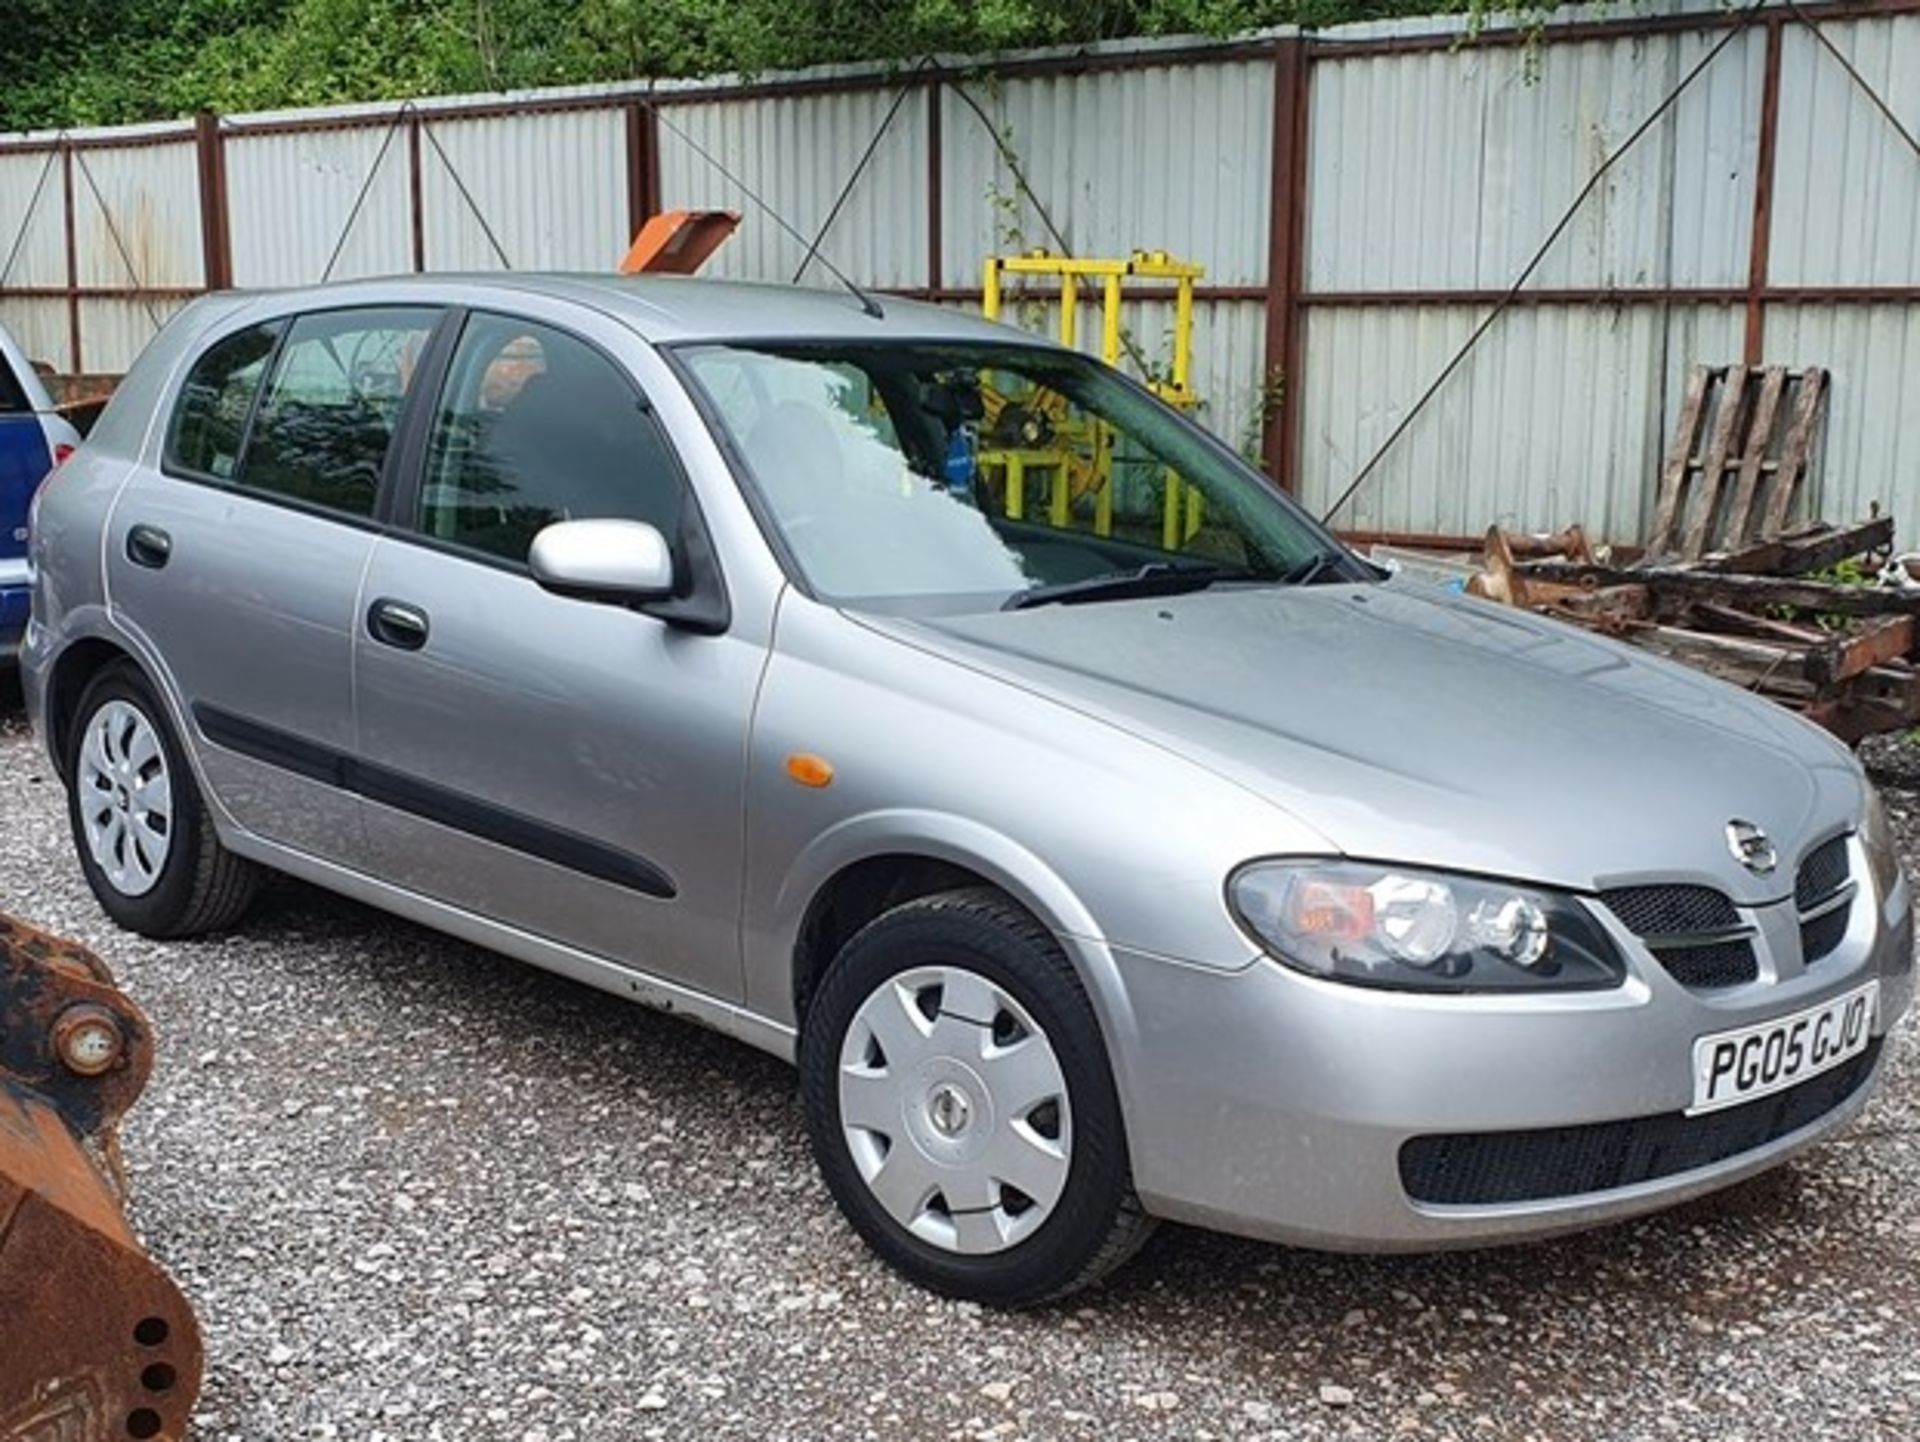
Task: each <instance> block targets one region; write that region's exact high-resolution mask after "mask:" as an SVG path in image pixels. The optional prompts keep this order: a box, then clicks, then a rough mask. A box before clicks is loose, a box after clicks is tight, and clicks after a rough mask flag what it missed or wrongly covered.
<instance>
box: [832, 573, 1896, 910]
mask: <svg viewBox="0 0 1920 1442" xmlns="http://www.w3.org/2000/svg"><path fill="white" fill-rule="evenodd" d="M861 619H862V620H863V621H864V622H865V623H866V624H868V625H872V626H875V627H877V628H879V629H881V630H883V631H886V632H887V633H889V634H891V635H893V636H894V637H895V638H896V639H898V640H901V641H904V642H907V643H909V644H912V645H915V646H918V647H920V648H923V649H929V650H933V651H935V652H937V653H939V654H942V655H944V656H945V657H947V658H948V659H949V660H951V661H954V662H957V663H960V664H964V665H968V666H971V667H974V668H976V669H979V670H983V671H986V672H989V673H991V674H994V675H997V676H999V677H1000V678H1002V679H1004V680H1007V681H1010V682H1012V683H1014V684H1016V685H1019V686H1022V687H1024V688H1026V689H1028V690H1030V691H1033V692H1036V693H1039V694H1041V695H1044V696H1046V697H1048V698H1050V699H1051V700H1053V701H1055V702H1058V703H1059V704H1062V705H1064V706H1067V707H1071V708H1073V709H1075V710H1077V711H1080V712H1083V713H1086V714H1088V715H1090V716H1093V717H1095V718H1098V719H1099V720H1102V721H1105V722H1107V723H1110V724H1112V725H1114V726H1117V727H1120V728H1122V729H1124V730H1126V731H1128V732H1130V733H1132V734H1135V735H1138V736H1141V737H1144V738H1146V739H1148V740H1151V741H1153V742H1155V743H1156V744H1158V745H1159V746H1161V747H1164V748H1165V749H1167V750H1169V751H1172V752H1175V753H1178V754H1179V755H1181V756H1183V757H1185V758H1186V759H1188V760H1189V761H1192V762H1194V763H1196V764H1199V765H1202V766H1205V767H1207V768H1208V769H1210V770H1212V771H1214V772H1216V773H1217V774H1220V775H1223V776H1225V777H1228V778H1230V779H1231V780H1233V781H1235V782H1237V783H1239V784H1240V785H1241V786H1243V787H1245V788H1246V789H1247V790H1249V791H1251V792H1253V793H1255V794H1257V795H1258V796H1260V797H1262V798H1264V799H1265V800H1267V801H1269V802H1271V803H1272V804H1274V805H1277V806H1279V807H1281V808H1283V809H1284V810H1285V811H1287V812H1288V813H1289V814H1291V815H1292V816H1293V817H1294V818H1296V819H1297V820H1298V821H1300V822H1303V823H1305V824H1306V825H1307V826H1309V827H1311V828H1313V829H1314V830H1316V831H1318V832H1319V833H1320V834H1321V835H1323V836H1325V837H1327V838H1328V839H1329V840H1330V841H1331V843H1332V844H1333V845H1334V846H1336V847H1337V848H1339V849H1340V850H1341V851H1343V852H1345V853H1346V854H1347V855H1350V856H1358V857H1368V858H1375V859H1382V860H1395V861H1400V862H1403V863H1413V864H1424V865H1430V866H1439V867H1451V868H1455V869H1460V870H1468V871H1477V872H1483V873H1486V874H1490V875H1502V876H1508V877H1512V878H1518V879H1529V880H1534V881H1539V882H1543V883H1549V884H1553V885H1558V886H1565V887H1571V888H1575V889H1590V888H1600V887H1605V886H1609V885H1619V884H1624V883H1628V882H1634V881H1646V880H1651V879H1654V878H1660V879H1666V880H1685V881H1695V882H1704V883H1707V884H1711V885H1716V886H1719V887H1721V888H1722V889H1723V890H1726V891H1727V892H1729V893H1730V894H1732V895H1733V896H1734V897H1735V898H1736V899H1737V900H1740V901H1742V902H1745V903H1749V904H1758V903H1761V902H1766V901H1772V900H1776V899H1778V898H1779V897H1782V896H1785V895H1788V894H1790V893H1791V892H1792V890H1793V868H1794V862H1795V860H1796V858H1797V857H1798V856H1799V854H1800V853H1801V851H1802V850H1803V848H1804V846H1805V844H1806V843H1808V842H1809V841H1811V840H1814V839H1818V838H1821V837H1823V836H1824V834H1825V833H1827V832H1830V831H1831V830H1832V829H1833V828H1835V827H1837V826H1840V825H1845V824H1849V823H1851V822H1853V821H1854V820H1855V819H1856V818H1857V816H1858V812H1859V807H1860V795H1861V792H1860V781H1859V771H1858V768H1857V767H1856V765H1855V764H1854V762H1853V759H1852V757H1851V756H1850V755H1849V754H1848V753H1847V752H1846V751H1845V750H1844V749H1843V748H1842V747H1840V746H1839V744H1838V743H1836V742H1834V741H1833V740H1832V739H1831V738H1829V737H1828V736H1827V735H1826V734H1825V733H1823V732H1820V731H1818V730H1817V729H1815V728H1814V727H1812V726H1810V725H1809V724H1807V723H1806V722H1804V721H1802V720H1800V719H1799V718H1798V717H1795V716H1793V715H1791V714H1790V713H1788V712H1787V711H1785V710H1783V709H1781V708H1780V707H1778V706H1775V705H1774V704H1772V703H1771V702H1767V701H1763V700H1760V699H1758V698H1756V697H1754V696H1751V695H1749V694H1747V693H1745V692H1742V691H1739V690H1736V689H1735V688H1733V687H1731V686H1727V685H1724V684H1722V683H1720V682H1718V681H1713V680H1710V679H1708V678H1707V677H1704V676H1701V675H1699V674H1697V673H1695V672H1692V671H1689V670H1686V669H1685V668H1683V667H1680V666H1677V665H1674V664H1671V663H1669V662H1666V661H1662V660H1659V659H1657V658H1655V657H1651V656H1648V655H1646V654H1645V653H1642V652H1638V651H1635V650H1633V649H1632V648H1630V647H1627V646H1624V645H1621V644H1619V643H1616V642H1613V641H1609V640H1606V639H1604V638H1602V637H1598V636H1593V635H1590V634H1588V633H1586V632H1583V631H1580V630H1577V629H1575V628H1573V627H1570V626H1567V625H1563V624H1561V623H1558V622H1553V621H1549V620H1546V619H1544V618H1541V617H1537V616H1534V615H1531V614H1529V613H1527V612H1523V611H1515V610H1510V609H1507V608H1504V607H1499V606H1495V605H1493V604H1491V603H1488V602H1482V601H1478V600H1474V599H1471V598H1468V597H1464V596H1460V595H1456V594H1453V593H1449V592H1445V591H1440V590H1437V589H1433V588H1430V587H1426V586H1421V585H1417V584H1414V583H1409V582H1399V581H1395V582H1390V583H1386V584H1380V585H1330V586H1315V587H1290V588H1278V587H1273V588H1257V589H1246V588H1216V589H1214V590H1210V591H1205V592H1200V593H1196V594H1192V595H1187V596H1179V597H1171V598H1159V599H1152V600H1127V601H1109V602H1101V603H1096V604H1084V605H1075V606H1048V607H1036V608H1034V609H1031V610H1026V611H1013V612H1003V613H993V614H988V615H969V616H961V617H943V618H938V619H926V618H912V619H907V618H901V617H873V616H865V617H862V618H861ZM1063 744H1070V742H1067V741H1065V738H1063ZM1174 804H1177V798H1174ZM1736 818H1738V819H1740V820H1744V821H1749V822H1752V823H1754V824H1756V825H1758V826H1760V827H1761V828H1762V829H1763V830H1765V831H1766V832H1767V833H1768V835H1769V836H1770V837H1771V838H1773V840H1774V842H1775V845H1776V847H1777V849H1778V851H1779V855H1780V864H1779V866H1778V868H1777V869H1776V870H1775V871H1773V872H1772V873H1771V874H1769V875H1764V876H1756V875H1754V874H1753V873H1751V872H1749V871H1748V870H1746V868H1745V867H1743V866H1742V865H1740V864H1739V863H1738V862H1737V861H1736V860H1735V858H1734V855H1733V851H1732V848H1731V847H1730V845H1729V843H1728V840H1727V825H1728V822H1729V821H1732V820H1734V819H1736Z"/></svg>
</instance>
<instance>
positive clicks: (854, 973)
mask: <svg viewBox="0 0 1920 1442" xmlns="http://www.w3.org/2000/svg"><path fill="white" fill-rule="evenodd" d="M800 1061H801V1086H802V1090H803V1091H804V1093H805V1098H806V1103H807V1114H808V1120H809V1123H810V1126H811V1129H812V1134H813V1145H814V1153H815V1155H816V1157H817V1158H818V1159H819V1163H820V1167H821V1170H822V1172H823V1173H824V1175H825V1177H826V1180H827V1185H828V1187H829V1188H830V1190H831V1191H832V1192H833V1194H834V1198H835V1200H836V1201H838V1202H839V1204H840V1207H841V1209H842V1210H843V1211H844V1212H845V1213H846V1214H847V1217H848V1218H849V1220H851V1221H852V1222H853V1224H854V1226H855V1227H856V1228H857V1229H858V1230H859V1232H860V1234H861V1235H862V1236H863V1237H864V1238H865V1239H866V1240H867V1242H868V1243H869V1244H870V1245H872V1247H873V1248H874V1250H875V1251H877V1252H878V1253H879V1254H880V1255H881V1256H882V1257H883V1258H885V1259H886V1260H887V1261H888V1262H889V1263H891V1264H892V1265H893V1266H894V1267H895V1268H896V1269H898V1270H899V1271H900V1272H902V1273H904V1274H905V1275H906V1276H907V1277H909V1278H911V1279H912V1280H913V1281H915V1282H918V1283H920V1284H921V1285H923V1286H926V1287H930V1288H932V1289H933V1290H935V1291H939V1292H943V1293H946V1294H948V1295H951V1296H959V1297H966V1298H970V1299H973V1300H976V1301H981V1302H987V1303H991V1304H994V1305H999V1306H1028V1305H1032V1304H1034V1303H1038V1302H1044V1301H1048V1300H1050V1299H1052V1298H1055V1297H1059V1296H1064V1295H1065V1294H1067V1293H1069V1292H1072V1291H1075V1290H1077V1289H1078V1288H1080V1287H1083V1286H1086V1285H1087V1284H1089V1283H1090V1282H1093V1281H1094V1280H1096V1279H1097V1278H1099V1277H1100V1276H1102V1275H1103V1274H1105V1273H1106V1272H1107V1271H1109V1270H1111V1269H1112V1268H1114V1267H1116V1266H1118V1265H1119V1264H1120V1263H1121V1262H1124V1261H1125V1260H1126V1259H1127V1258H1128V1257H1129V1256H1131V1255H1132V1254H1133V1252H1134V1251H1135V1250H1136V1249H1137V1248H1138V1247H1139V1245H1140V1243H1141V1242H1142V1241H1144V1240H1145V1239H1146V1236H1147V1234H1148V1232H1149V1231H1150V1230H1151V1227H1152V1224H1151V1222H1150V1220H1149V1219H1148V1218H1147V1217H1146V1216H1145V1215H1144V1214H1143V1213H1142V1212H1141V1211H1140V1208H1139V1203H1138V1202H1137V1201H1136V1200H1135V1198H1134V1195H1133V1189H1132V1184H1131V1181H1130V1178H1129V1174H1128V1166H1127V1152H1126V1139H1125V1133H1124V1130H1123V1127H1122V1122H1121V1115H1120V1105H1119V1099H1118V1097H1117V1095H1116V1094H1115V1091H1114V1087H1113V1080H1112V1075H1111V1073H1110V1071H1109V1069H1108V1064H1107V1057H1106V1049H1105V1046H1104V1044H1103V1042H1102V1040H1101V1036H1100V1030H1099V1025H1098V1023H1097V1021H1096V1019H1095V1017H1094V1014H1093V1008H1092V1006H1091V1004H1090V1003H1089V1002H1088V1000H1087V996H1086V993H1085V991H1084V990H1083V989H1082V988H1081V986H1080V982H1079V978H1078V977H1077V976H1076V975H1075V974H1074V971H1073V968H1072V966H1071V965H1070V964H1069V963H1068V961H1067V959H1066V958H1065V957H1064V956H1062V955H1061V954H1060V951H1059V948H1058V946H1057V945H1056V944H1055V943H1054V940H1053V938H1052V937H1051V936H1049V935H1048V934H1047V932H1046V930H1045V929H1044V928H1043V927H1041V926H1040V925H1039V924H1038V923H1037V922H1035V921H1034V920H1033V918H1032V917H1031V916H1029V915H1028V914H1027V913H1026V912H1025V911H1023V910H1021V909H1020V908H1019V907H1017V906H1015V905H1014V904H1013V903H1012V902H1010V901H1009V900H1007V899H1006V898H1005V897H1003V896H1001V895H999V894H998V893H996V892H993V891H987V890H978V891H960V892H950V893H947V894H944V895H940V896H934V897H929V898H926V899H924V900H920V901H914V902H909V903H907V904H905V905H903V906H900V907H897V908H895V909H894V910H892V911H889V912H888V913H886V914H885V915H884V916H882V917H880V918H879V919H878V920H876V921H874V922H872V923H871V924H870V925H868V926H867V927H866V928H864V929H863V930H862V931H860V932H859V933H858V934H857V935H856V936H855V937H854V938H853V939H852V940H851V941H850V942H848V943H847V945H846V947H845V948H844V949H843V950H842V951H841V953H840V955H839V956H838V957H837V958H836V959H835V961H834V963H833V965H832V967H831V969H830V970H829V972H828V975H827V977H826V978H825V980H824V981H823V982H822V984H821V987H820V990H819V992H818V994H817V995H816V997H815V999H814V1002H813V1005H812V1006H811V1007H810V1008H809V1012H808V1016H807V1024H806V1031H805V1034H804V1035H803V1037H802V1040H801V1057H800Z"/></svg>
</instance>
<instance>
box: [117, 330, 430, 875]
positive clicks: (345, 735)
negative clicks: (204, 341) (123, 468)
mask: <svg viewBox="0 0 1920 1442" xmlns="http://www.w3.org/2000/svg"><path fill="white" fill-rule="evenodd" d="M440 315H441V312H440V311H438V310H435V309H431V308H426V307H417V306H397V307H378V308H361V309H344V310H334V311H324V312H316V313H312V314H307V315H300V316H295V317H287V318H276V319H271V320H264V321H261V322H259V323H256V324H253V325H249V326H245V327H243V328H241V329H238V330H236V331H233V332H231V333H229V334H227V335H225V336H223V337H221V338H220V339H218V340H216V341H215V342H214V343H213V344H212V345H211V346H210V347H209V348H208V349H207V350H205V351H204V352H203V353H202V354H201V355H200V357H199V358H198V360H197V361H196V362H195V363H194V364H193V366H192V368H191V369H190V371H189V372H188V375H187V379H186V381H185V383H184V385H183V387H182V389H181V392H180V395H179V397H178V399H177V401H176V403H175V406H174V409H173V412H172V414H171V416H170V417H169V420H168V428H167V432H166V435H165V439H164V442H163V448H162V463H161V466H160V468H159V469H157V470H156V469H150V468H147V467H141V468H138V469H136V471H135V472H134V475H133V477H132V478H131V479H130V480H129V482H128V484H127V486H126V487H125V488H124V490H123V491H122V493H121V496H120V499H119V501H118V502H117V504H116V506H115V508H114V513H113V518H112V521H111V522H110V524H109V527H108V536H107V574H108V586H109V594H110V597H111V602H112V605H113V608H114V611H115V613H116V615H117V616H118V617H119V618H120V619H121V620H122V622H123V623H124V624H125V625H127V626H128V627H129V628H130V629H132V630H134V631H135V632H137V633H138V634H140V635H141V636H143V637H144V638H145V640H146V642H147V644H148V647H149V649H150V651H151V653H152V654H153V656H154V657H155V658H157V661H158V663H159V665H160V666H161V667H162V668H163V669H164V671H165V672H166V674H167V680H168V682H169V684H170V687H171V689H172V690H173V692H174V695H175V697H176V698H177V700H178V701H179V703H180V704H181V705H182V707H183V708H184V709H185V710H186V712H187V715H188V717H189V719H190V723H191V725H192V727H193V728H194V730H195V731H196V733H197V735H198V744H196V747H195V750H196V752H197V753H198V754H199V756H200V759H201V763H202V767H203V770H204V774H205V776H206V779H207V781H208V783H209V785H210V786H211V788H212V790H213V792H214V794H215V796H216V798H217V799H218V801H219V802H220V804H221V805H222V806H224V807H225V808H226V809H227V811H228V812H229V813H230V814H231V815H232V816H233V818H234V819H235V820H236V821H237V822H239V824H240V825H242V826H244V827H245V828H247V829H248V830H249V831H252V832H254V833H256V834H257V835H260V836H262V837H265V838H267V839H269V840H272V841H276V842H280V843H282V844H285V845H289V846H293V847H296V848H298V849H299V850H301V851H304V852H307V853H309V854H311V855H315V856H319V857H323V858H326V859H330V860H334V861H337V862H340V863H342V864H346V865H359V864H362V863H363V862H364V847H363V837H362V833H361V829H360V806H359V802H358V800H357V798H356V797H355V796H354V795H353V794H352V792H351V791H350V790H349V789H347V788H346V787H345V786H344V785H343V784H342V780H343V778H342V774H341V770H342V767H343V766H344V764H345V761H346V759H347V758H348V757H349V755H350V754H351V752H352V749H353V744H354V717H353V691H352V682H353V631H354V626H355V621H356V617H357V614H358V608H357V606H356V605H355V601H356V599H357V597H358V595H359V588H360V580H361V577H362V575H363V573H364V572H365V570H366V567H367V562H368V560H369V558H370V556H371V554H372V551H373V543H374V536H375V521H374V516H375V512H376V506H377V501H378V496H379V491H380V486H381V481H382V476H383V473H384V471H385V468H386V464H387V458H388V450H389V446H390V442H391V441H392V439H393V436H394V433H395V431H396V429H397V427H398V425H399V421H400V416H401V412H402V410H403V408H404V406H405V403H406V398H407V392H408V388H409V385H410V383H411V380H412V377H413V374H414V371H415V368H416V366H417V365H418V362H419V360H420V357H421V356H422V354H423V352H424V350H425V348H426V345H427V342H428V339H429V337H430V336H431V334H432V331H433V327H434V325H435V323H436V321H437V320H438V319H439V317H440Z"/></svg>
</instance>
